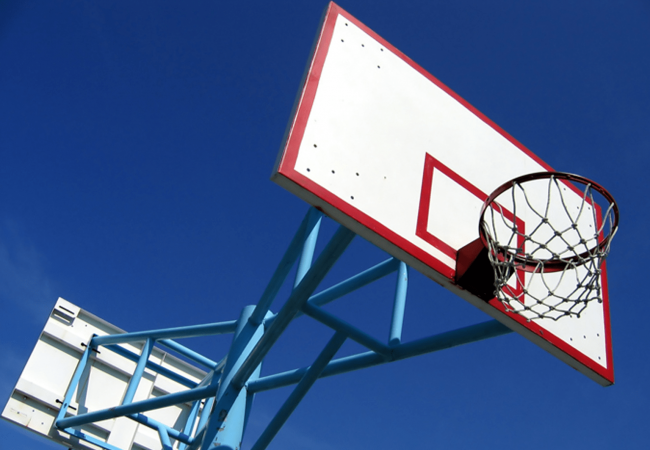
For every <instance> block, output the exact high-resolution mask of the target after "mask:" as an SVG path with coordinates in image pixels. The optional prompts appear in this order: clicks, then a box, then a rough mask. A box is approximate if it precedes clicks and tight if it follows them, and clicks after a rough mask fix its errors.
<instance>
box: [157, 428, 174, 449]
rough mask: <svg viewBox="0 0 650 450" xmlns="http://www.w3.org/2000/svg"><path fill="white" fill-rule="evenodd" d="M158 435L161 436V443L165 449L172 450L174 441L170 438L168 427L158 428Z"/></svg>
mask: <svg viewBox="0 0 650 450" xmlns="http://www.w3.org/2000/svg"><path fill="white" fill-rule="evenodd" d="M158 435H159V436H160V443H161V444H162V448H163V450H172V441H170V440H169V434H167V429H166V428H163V427H160V428H158Z"/></svg>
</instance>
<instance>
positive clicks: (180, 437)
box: [127, 413, 191, 444]
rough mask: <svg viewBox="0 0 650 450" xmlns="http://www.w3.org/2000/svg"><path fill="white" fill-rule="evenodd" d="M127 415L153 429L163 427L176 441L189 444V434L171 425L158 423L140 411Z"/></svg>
mask: <svg viewBox="0 0 650 450" xmlns="http://www.w3.org/2000/svg"><path fill="white" fill-rule="evenodd" d="M127 417H129V418H130V419H133V420H135V421H136V422H138V423H141V424H142V425H144V426H146V427H149V428H152V429H154V430H160V429H161V428H164V429H165V432H166V433H167V435H168V436H170V437H172V438H174V439H176V440H177V441H180V442H182V443H183V444H189V443H190V441H191V439H190V436H189V435H188V434H186V433H182V432H180V431H178V430H176V429H174V428H172V427H168V426H167V425H165V424H163V423H160V422H158V421H157V420H154V419H152V418H150V417H147V416H145V415H144V414H140V413H138V414H130V415H128V416H127Z"/></svg>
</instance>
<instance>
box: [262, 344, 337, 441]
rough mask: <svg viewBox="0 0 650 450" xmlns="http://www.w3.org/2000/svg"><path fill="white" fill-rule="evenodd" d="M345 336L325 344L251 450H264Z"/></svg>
mask: <svg viewBox="0 0 650 450" xmlns="http://www.w3.org/2000/svg"><path fill="white" fill-rule="evenodd" d="M345 339H346V338H345V335H344V334H343V333H339V332H337V333H335V334H334V336H333V337H332V339H330V341H329V342H328V343H327V345H326V346H325V348H324V349H323V351H322V352H321V353H320V355H318V358H316V361H314V364H312V365H311V367H309V369H308V370H307V372H306V373H305V375H304V376H303V377H302V379H301V380H300V382H299V383H298V385H297V386H296V388H295V389H294V390H293V392H292V393H291V394H290V395H289V397H288V398H287V400H286V401H285V402H284V404H283V405H282V406H281V407H280V410H279V411H278V412H277V414H276V415H275V417H273V419H271V422H270V423H269V424H268V426H267V427H266V429H265V430H264V431H263V432H262V435H261V436H260V437H259V438H258V439H257V442H256V443H255V445H253V447H252V448H251V450H264V449H265V448H266V447H267V446H268V445H269V443H270V442H271V440H272V439H273V438H274V437H275V435H276V434H277V433H278V431H280V428H282V425H284V423H285V422H286V421H287V419H288V418H289V416H290V415H291V413H292V412H293V411H294V410H295V409H296V407H297V406H298V403H300V401H301V400H302V399H303V397H304V396H305V395H306V394H307V391H309V389H310V388H311V387H312V386H313V385H314V383H315V382H316V380H317V379H318V377H319V376H320V374H321V373H322V371H323V369H324V368H325V367H326V366H327V363H328V362H329V361H330V360H331V359H332V358H333V357H334V355H335V354H336V352H337V351H339V349H340V348H341V346H342V345H343V343H344V342H345Z"/></svg>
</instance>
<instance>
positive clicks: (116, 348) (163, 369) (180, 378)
mask: <svg viewBox="0 0 650 450" xmlns="http://www.w3.org/2000/svg"><path fill="white" fill-rule="evenodd" d="M104 348H107V349H109V350H111V351H113V352H115V353H117V354H118V355H121V356H124V357H125V358H127V359H130V360H131V361H134V362H136V363H137V362H138V360H139V359H140V355H137V354H135V353H133V352H132V351H130V350H127V349H125V348H124V347H120V346H119V345H113V344H111V345H107V346H105V347H104ZM147 369H151V370H153V371H154V372H157V373H159V374H160V375H163V376H165V377H167V378H169V379H170V380H174V381H176V382H177V383H179V384H182V385H183V386H186V387H188V388H190V389H194V388H195V387H197V386H198V385H199V384H198V383H197V382H196V381H192V380H189V379H187V378H185V377H184V376H182V375H179V374H177V373H176V372H173V371H171V370H169V369H168V368H166V367H163V366H161V365H160V364H156V363H154V362H151V361H147Z"/></svg>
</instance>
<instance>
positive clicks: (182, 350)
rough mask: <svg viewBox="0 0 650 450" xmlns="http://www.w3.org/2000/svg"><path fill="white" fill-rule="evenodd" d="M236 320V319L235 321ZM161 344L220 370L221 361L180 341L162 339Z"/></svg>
mask: <svg viewBox="0 0 650 450" xmlns="http://www.w3.org/2000/svg"><path fill="white" fill-rule="evenodd" d="M233 322H234V321H233ZM158 343H159V344H160V345H163V346H165V347H167V348H168V349H170V350H174V351H175V352H176V353H178V354H180V355H183V356H185V357H186V358H188V359H191V360H192V361H194V362H197V363H199V364H201V365H203V366H205V367H207V368H209V369H212V370H216V371H218V370H219V369H218V366H219V363H218V362H216V361H212V360H211V359H209V358H206V357H205V356H203V355H201V354H200V353H197V352H195V351H194V350H191V349H189V348H187V347H185V346H183V345H181V344H179V343H178V342H175V341H172V340H169V339H161V340H159V341H158Z"/></svg>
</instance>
